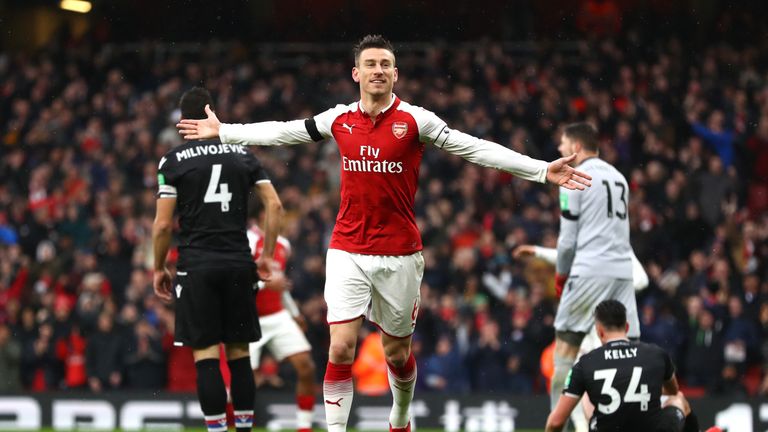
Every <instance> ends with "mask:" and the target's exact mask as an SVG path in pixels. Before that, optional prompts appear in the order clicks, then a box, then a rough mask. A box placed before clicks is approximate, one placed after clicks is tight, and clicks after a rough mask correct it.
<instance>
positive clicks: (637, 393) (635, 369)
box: [563, 339, 675, 432]
mask: <svg viewBox="0 0 768 432" xmlns="http://www.w3.org/2000/svg"><path fill="white" fill-rule="evenodd" d="M674 373H675V367H674V365H673V364H672V360H671V359H670V357H669V355H668V354H667V353H666V352H665V351H664V350H662V349H661V348H659V347H658V346H656V345H650V344H646V343H642V342H632V341H628V340H624V339H622V340H614V341H611V342H608V343H607V344H605V345H603V346H602V347H600V348H597V349H595V350H593V351H591V352H589V353H588V354H585V355H583V356H582V357H581V358H580V359H579V361H578V362H577V363H576V364H575V365H574V366H573V368H572V369H571V371H570V373H569V374H568V377H567V378H566V381H565V389H563V394H564V395H565V396H570V397H575V398H579V397H581V396H582V395H583V394H584V393H585V392H586V393H587V395H588V396H589V401H590V402H592V404H593V405H594V406H595V413H594V415H593V417H592V421H591V422H590V424H592V426H593V427H592V429H591V430H597V431H599V432H606V431H611V432H613V431H622V432H632V431H649V430H653V429H650V427H651V426H652V425H651V422H653V421H654V420H655V419H656V416H657V415H658V414H659V413H660V411H661V402H660V400H659V399H660V397H661V388H662V384H663V383H664V382H666V381H668V380H669V379H671V378H672V376H673V375H674ZM595 423H596V424H595ZM595 426H596V427H595Z"/></svg>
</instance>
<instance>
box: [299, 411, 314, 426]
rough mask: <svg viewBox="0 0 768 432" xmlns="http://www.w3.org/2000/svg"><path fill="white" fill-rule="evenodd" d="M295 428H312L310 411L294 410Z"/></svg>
mask: <svg viewBox="0 0 768 432" xmlns="http://www.w3.org/2000/svg"><path fill="white" fill-rule="evenodd" d="M296 429H312V411H306V410H299V411H297V412H296Z"/></svg>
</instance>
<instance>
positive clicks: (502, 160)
mask: <svg viewBox="0 0 768 432" xmlns="http://www.w3.org/2000/svg"><path fill="white" fill-rule="evenodd" d="M407 109H408V110H409V112H410V113H411V114H412V115H413V116H414V119H415V120H416V123H417V125H418V127H419V138H420V139H421V141H422V142H428V143H432V144H434V145H435V146H437V147H439V148H441V149H443V150H446V151H448V152H450V153H453V154H455V155H457V156H461V157H462V158H464V159H466V160H468V161H470V162H472V163H476V164H478V165H482V166H485V167H490V168H497V169H500V170H503V171H506V172H508V173H511V174H514V175H516V176H518V177H520V178H522V179H525V180H531V181H535V182H539V183H544V182H546V181H548V182H550V183H554V184H556V185H558V186H562V187H564V188H567V189H578V190H583V189H584V188H585V187H589V186H590V185H591V184H590V180H592V177H590V176H589V175H588V174H586V173H584V172H581V171H578V170H575V169H573V168H572V167H571V166H569V165H568V163H570V162H572V161H573V160H574V159H575V158H576V156H575V155H573V156H571V157H569V158H561V159H557V160H556V161H553V162H551V163H547V162H545V161H542V160H538V159H533V158H531V157H529V156H526V155H523V154H520V153H518V152H516V151H514V150H511V149H508V148H506V147H504V146H502V145H499V144H496V143H494V142H491V141H486V140H483V139H480V138H476V137H473V136H472V135H469V134H466V133H464V132H461V131H457V130H452V129H450V128H449V127H448V126H447V125H446V124H445V122H444V121H442V120H441V119H440V118H439V117H438V116H436V115H435V114H434V113H432V112H429V111H427V110H425V109H422V108H418V107H412V108H410V107H409V108H407Z"/></svg>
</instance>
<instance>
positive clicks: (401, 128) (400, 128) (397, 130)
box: [392, 122, 408, 139]
mask: <svg viewBox="0 0 768 432" xmlns="http://www.w3.org/2000/svg"><path fill="white" fill-rule="evenodd" d="M406 133H408V123H406V122H394V123H392V135H394V136H395V138H397V139H400V138H402V137H404V136H405V134H406Z"/></svg>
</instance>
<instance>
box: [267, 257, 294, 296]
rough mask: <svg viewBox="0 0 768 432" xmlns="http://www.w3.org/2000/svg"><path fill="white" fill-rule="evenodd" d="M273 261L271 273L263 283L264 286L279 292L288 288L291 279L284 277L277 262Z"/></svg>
mask: <svg viewBox="0 0 768 432" xmlns="http://www.w3.org/2000/svg"><path fill="white" fill-rule="evenodd" d="M273 262H274V265H273V266H272V275H271V276H270V279H269V282H267V283H265V284H264V288H265V289H269V290H273V291H280V292H282V291H285V290H289V289H290V287H291V281H289V280H288V278H287V277H285V273H284V272H283V271H282V270H280V266H279V265H278V264H277V262H275V261H273Z"/></svg>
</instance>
